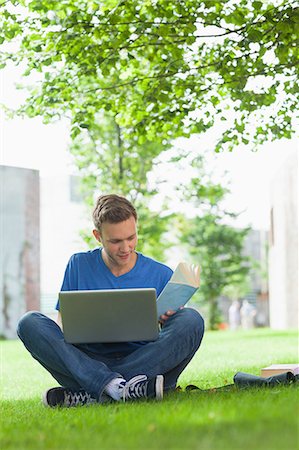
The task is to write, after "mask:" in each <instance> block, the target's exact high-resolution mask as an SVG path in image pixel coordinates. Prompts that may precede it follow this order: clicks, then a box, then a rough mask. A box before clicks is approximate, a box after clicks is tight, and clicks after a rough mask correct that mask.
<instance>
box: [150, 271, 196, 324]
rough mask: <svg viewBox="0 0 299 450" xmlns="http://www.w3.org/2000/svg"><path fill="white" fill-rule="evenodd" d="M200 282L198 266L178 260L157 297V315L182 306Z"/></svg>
mask: <svg viewBox="0 0 299 450" xmlns="http://www.w3.org/2000/svg"><path fill="white" fill-rule="evenodd" d="M199 284H200V272H199V267H198V266H196V265H195V264H187V263H185V262H180V263H179V264H178V266H177V268H176V269H175V271H174V272H173V274H172V277H171V278H170V280H169V281H168V283H167V284H166V286H165V287H164V289H163V291H162V292H161V294H160V295H159V297H158V299H157V310H158V317H160V316H161V314H164V313H165V312H166V311H169V310H173V311H176V310H177V309H179V308H180V307H181V306H184V305H185V304H186V303H187V302H188V301H189V300H190V298H191V297H192V295H193V294H194V293H195V292H196V291H197V289H198V288H199Z"/></svg>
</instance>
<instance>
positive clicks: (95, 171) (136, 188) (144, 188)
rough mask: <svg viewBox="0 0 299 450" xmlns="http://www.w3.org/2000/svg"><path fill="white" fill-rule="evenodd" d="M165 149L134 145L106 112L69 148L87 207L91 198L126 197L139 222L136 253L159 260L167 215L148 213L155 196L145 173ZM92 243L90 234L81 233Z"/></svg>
mask: <svg viewBox="0 0 299 450" xmlns="http://www.w3.org/2000/svg"><path fill="white" fill-rule="evenodd" d="M166 148H167V146H166V145H162V144H160V145H158V144H154V143H153V142H148V141H146V142H144V143H143V144H138V142H137V141H136V139H135V136H128V135H126V136H124V135H123V133H122V129H121V127H120V126H119V125H118V124H117V123H116V122H115V120H114V118H113V116H112V115H111V114H109V113H105V114H100V113H99V114H97V116H96V122H95V124H93V125H92V126H90V127H89V128H88V129H86V130H82V131H81V132H80V134H79V135H78V136H76V137H75V138H74V140H73V142H72V145H71V149H70V150H71V153H72V154H73V155H74V157H75V162H76V165H77V167H78V169H79V172H80V180H81V187H82V193H83V197H84V198H85V201H86V202H87V204H88V205H89V206H90V207H91V206H92V205H93V202H94V195H95V193H97V194H99V195H100V194H106V193H111V192H113V193H117V194H120V195H124V196H125V197H127V198H128V199H129V200H130V201H132V203H133V204H134V206H135V207H136V209H137V213H138V222H139V236H138V250H140V251H142V252H144V253H145V254H147V255H149V256H152V257H154V258H156V259H159V260H161V261H163V260H164V250H165V249H166V248H167V247H168V246H169V245H170V244H169V243H166V242H165V240H164V238H163V236H164V234H165V233H166V231H167V226H168V222H169V220H170V218H171V215H169V214H168V215H167V214H163V212H161V211H158V212H152V211H151V210H150V208H149V201H150V199H151V198H153V197H154V195H155V194H156V189H155V188H154V187H152V186H150V183H149V180H148V174H149V173H150V171H151V170H152V168H153V166H154V160H155V157H156V156H157V155H158V154H159V153H160V152H161V151H163V150H165V149H166ZM82 237H83V238H84V240H85V241H86V242H87V243H88V244H91V243H92V244H93V242H94V241H93V239H91V238H90V233H88V234H86V233H84V232H83V233H82Z"/></svg>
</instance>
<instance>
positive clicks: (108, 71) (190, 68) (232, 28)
mask: <svg viewBox="0 0 299 450" xmlns="http://www.w3.org/2000/svg"><path fill="white" fill-rule="evenodd" d="M0 20H1V22H0V30H1V31H0V44H1V43H6V44H7V43H8V42H9V41H14V42H16V45H17V46H18V50H17V51H15V49H14V50H12V51H10V50H9V48H10V47H9V45H8V46H7V45H6V47H5V48H6V51H4V52H3V53H2V56H1V61H0V64H2V67H3V66H5V64H6V63H7V61H9V60H13V61H14V62H15V63H16V64H19V63H21V62H23V63H25V66H26V68H25V75H30V74H34V73H37V74H38V77H37V78H36V80H38V81H35V83H34V86H33V87H32V90H31V92H30V95H29V96H28V99H27V102H26V104H25V105H23V106H22V107H21V111H22V112H24V113H26V114H27V115H29V116H36V115H41V116H43V118H44V120H45V121H49V120H52V119H55V118H59V117H61V116H67V117H69V118H70V119H71V122H72V135H73V137H75V136H76V135H77V134H79V133H80V130H81V129H82V128H89V127H91V126H92V125H93V124H94V123H95V121H96V115H97V113H98V112H99V111H100V110H102V111H109V113H110V114H112V115H113V116H114V117H115V120H116V123H117V124H118V125H119V126H120V127H122V128H123V129H125V130H126V133H128V134H132V133H134V135H135V139H136V140H137V141H138V142H139V143H143V142H145V141H146V140H149V141H157V140H159V141H160V142H162V141H163V140H166V141H169V140H171V139H173V138H176V137H178V136H189V135H190V134H191V133H201V132H204V131H206V130H207V129H209V128H211V127H212V126H213V125H215V123H217V120H218V118H219V119H221V121H222V122H221V123H223V133H222V135H221V136H220V139H219V142H218V145H217V149H220V148H222V147H223V146H228V147H229V148H232V147H233V146H234V145H236V144H239V143H240V142H243V143H245V144H248V143H249V142H250V144H257V143H261V142H263V141H265V140H267V139H277V138H281V137H288V138H289V137H291V135H292V132H293V131H294V124H293V123H292V119H293V116H294V112H295V110H296V108H297V106H298V84H297V83H298V52H299V50H298V30H299V26H298V25H299V24H298V22H299V8H298V2H296V1H292V0H291V1H285V0H280V1H279V0H278V1H275V0H273V1H267V2H262V1H259V0H240V1H233V0H221V1H213V0H203V1H201V2H199V1H198V0H182V1H169V0H130V1H126V0H102V1H100V0H61V1H56V0H43V1H40V0H19V1H17V0H11V1H8V0H6V1H3V2H2V7H1V19H0ZM230 117H231V119H230Z"/></svg>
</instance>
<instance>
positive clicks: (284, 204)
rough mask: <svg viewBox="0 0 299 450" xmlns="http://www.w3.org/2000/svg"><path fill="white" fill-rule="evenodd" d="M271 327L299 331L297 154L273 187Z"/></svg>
mask: <svg viewBox="0 0 299 450" xmlns="http://www.w3.org/2000/svg"><path fill="white" fill-rule="evenodd" d="M269 301H270V326H271V327H272V328H276V329H287V328H297V327H298V154H297V151H294V152H293V153H292V154H291V155H290V157H289V158H288V159H287V160H286V161H285V163H284V164H283V166H282V167H281V168H280V170H279V171H278V172H277V174H276V176H275V177H274V179H273V181H272V185H271V230H270V248H269Z"/></svg>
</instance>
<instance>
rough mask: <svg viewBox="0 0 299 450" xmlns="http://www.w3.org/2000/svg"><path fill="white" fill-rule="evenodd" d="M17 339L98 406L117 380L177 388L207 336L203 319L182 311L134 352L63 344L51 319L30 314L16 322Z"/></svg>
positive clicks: (57, 376)
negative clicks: (157, 381)
mask: <svg viewBox="0 0 299 450" xmlns="http://www.w3.org/2000/svg"><path fill="white" fill-rule="evenodd" d="M17 332H18V336H19V337H20V339H21V340H22V341H23V343H24V345H25V347H26V348H27V350H28V351H29V352H30V353H31V355H32V356H33V358H35V359H36V360H37V361H38V362H39V363H40V364H41V365H42V366H43V367H44V368H45V369H47V370H48V371H49V372H50V373H51V375H52V376H53V377H54V378H55V379H56V380H57V381H58V383H59V384H60V385H61V386H64V387H68V388H71V389H75V390H79V389H84V390H85V391H87V392H88V393H89V394H91V395H92V396H93V397H94V398H95V399H96V400H97V401H98V402H104V401H105V399H106V395H105V394H104V395H103V391H104V389H105V387H106V385H107V384H108V383H109V382H110V381H111V380H113V379H114V378H116V377H120V376H121V377H123V378H125V379H126V380H129V379H130V378H132V377H134V376H135V375H141V374H144V375H147V377H148V378H153V377H155V376H156V375H159V374H161V375H164V390H165V391H167V390H171V389H175V386H176V382H177V379H178V377H179V375H180V374H181V373H182V371H183V370H184V368H185V367H186V366H187V364H188V363H189V362H190V360H191V359H192V357H193V356H194V354H195V352H196V351H197V349H198V348H199V346H200V343H201V340H202V337H203V334H204V321H203V319H202V317H201V315H200V314H199V313H198V312H197V311H195V310H194V309H191V308H183V309H181V310H179V311H177V312H176V314H174V315H173V316H172V317H170V318H169V319H168V320H167V321H166V323H165V325H164V326H163V327H162V329H161V331H160V333H159V337H158V339H157V340H156V341H151V342H148V343H146V344H145V345H143V346H141V347H139V348H138V349H137V350H135V351H133V352H132V353H130V354H125V355H124V354H123V355H122V354H121V353H118V354H115V355H114V356H109V357H108V356H107V355H106V354H104V355H102V354H101V351H100V348H101V344H97V353H91V352H88V351H87V350H85V348H84V346H83V345H82V346H80V345H73V344H69V343H67V342H65V340H64V336H63V332H62V331H61V329H60V327H59V326H58V325H57V324H56V322H54V321H53V320H52V319H50V318H49V317H47V316H45V315H43V314H41V313H39V312H34V311H30V312H28V313H26V314H25V315H24V316H23V317H22V318H21V320H20V321H19V324H18V329H17Z"/></svg>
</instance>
